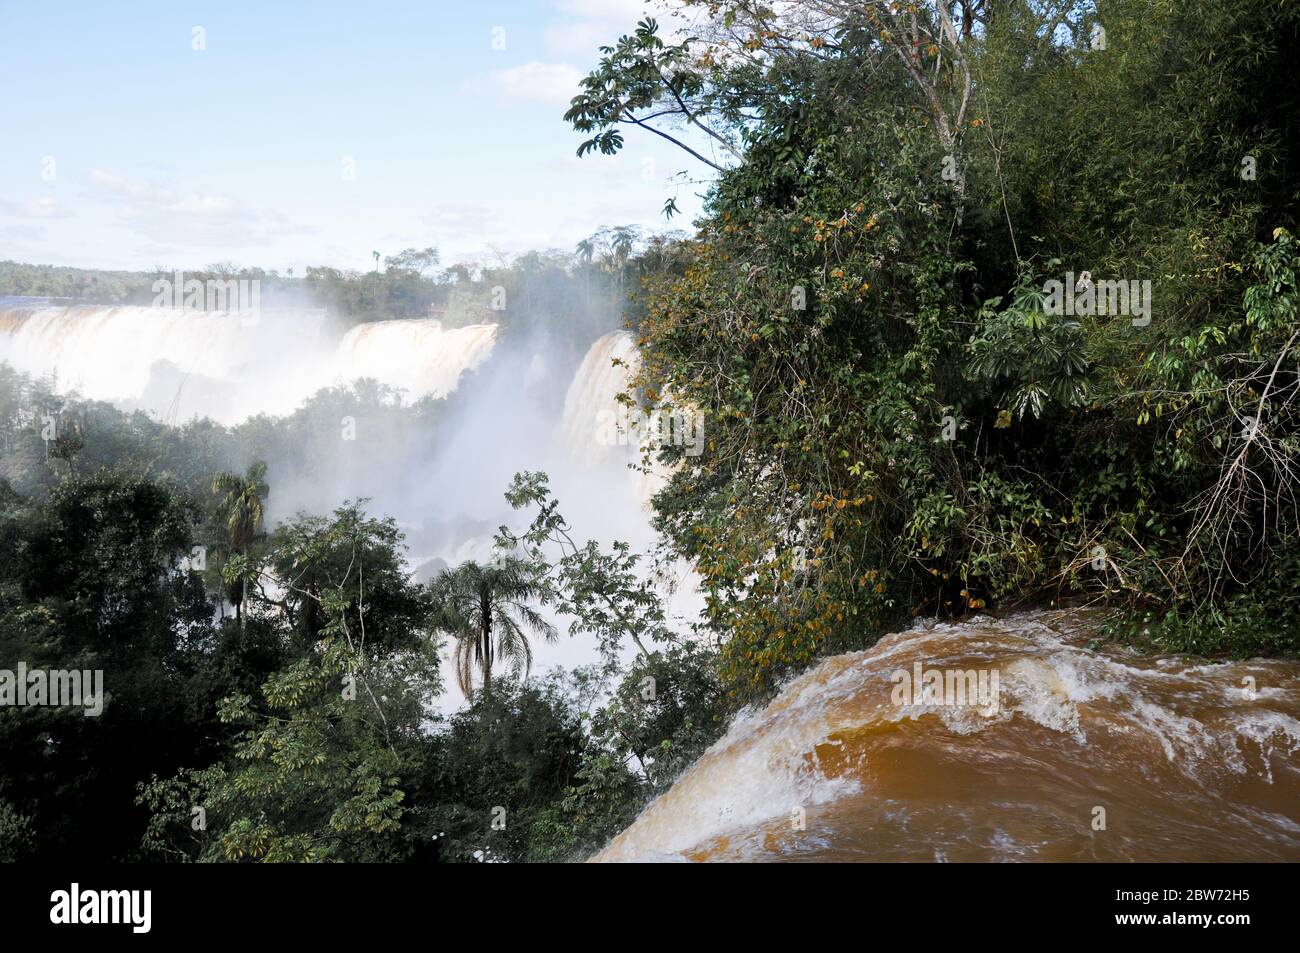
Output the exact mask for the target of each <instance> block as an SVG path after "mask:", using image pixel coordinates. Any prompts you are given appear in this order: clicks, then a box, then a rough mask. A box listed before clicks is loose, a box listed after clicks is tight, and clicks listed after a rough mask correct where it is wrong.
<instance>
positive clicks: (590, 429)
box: [560, 331, 638, 464]
mask: <svg viewBox="0 0 1300 953" xmlns="http://www.w3.org/2000/svg"><path fill="white" fill-rule="evenodd" d="M637 362H638V356H637V351H636V343H635V342H634V341H633V340H632V335H630V334H628V333H627V332H626V331H611V332H610V333H609V334H606V335H605V336H604V337H602V338H600V339H599V340H597V341H596V343H595V344H593V345H592V346H591V347H590V348H589V349H588V351H587V356H586V357H585V358H583V361H582V365H581V366H580V367H579V368H578V372H577V373H576V374H574V376H573V383H572V384H570V385H569V391H568V393H567V394H566V395H565V398H564V417H563V419H562V420H561V422H560V440H561V442H562V443H563V444H564V445H565V446H566V447H568V449H569V452H570V453H571V454H573V457H574V459H576V460H579V461H581V462H583V463H587V464H597V463H619V464H622V463H626V462H628V461H630V460H631V459H632V456H633V453H634V451H635V449H636V443H635V441H636V437H635V435H630V436H631V439H632V443H631V444H630V445H629V444H627V443H623V444H619V443H618V442H617V441H616V440H615V439H611V438H613V437H615V436H616V435H615V434H614V433H612V432H611V428H609V427H608V426H603V424H604V423H605V421H606V420H607V419H608V417H609V416H610V415H613V414H616V413H617V412H618V410H619V408H620V406H621V405H620V403H619V401H618V396H619V394H623V393H627V392H628V391H629V390H630V389H631V381H632V375H633V374H634V373H635V372H636V369H637ZM629 396H631V395H630V394H629ZM624 436H629V435H624Z"/></svg>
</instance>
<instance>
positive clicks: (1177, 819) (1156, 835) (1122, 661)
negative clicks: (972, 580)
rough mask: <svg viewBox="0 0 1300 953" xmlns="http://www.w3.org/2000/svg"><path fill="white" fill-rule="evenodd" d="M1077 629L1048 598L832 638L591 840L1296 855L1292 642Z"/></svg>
mask: <svg viewBox="0 0 1300 953" xmlns="http://www.w3.org/2000/svg"><path fill="white" fill-rule="evenodd" d="M1090 634H1091V629H1090V626H1089V624H1088V622H1087V619H1086V618H1085V617H1082V616H1079V615H1077V614H1074V613H1071V612H1066V611H1046V612H1038V613H1026V614H1020V615H1016V616H1011V617H1008V618H1006V619H1003V620H995V619H990V618H982V619H978V620H975V621H972V622H968V623H963V624H933V623H930V624H926V623H920V624H918V625H916V626H915V627H913V628H912V629H911V630H908V631H905V632H899V633H896V634H894V635H890V636H887V637H886V638H884V639H882V640H881V641H880V642H879V643H878V644H877V645H875V646H874V647H873V648H871V649H869V650H868V651H865V652H856V653H851V654H847V655H840V656H837V657H834V658H830V659H827V660H826V661H824V662H822V663H821V664H820V665H819V666H817V667H816V668H815V669H813V670H812V671H809V672H807V673H806V674H804V675H802V676H801V677H799V678H797V679H795V680H794V681H792V682H791V683H790V684H789V685H788V686H787V687H786V688H785V690H784V691H783V692H782V693H781V694H780V696H779V697H778V698H777V699H776V700H774V701H773V702H772V703H771V704H770V705H768V706H767V707H766V708H764V709H762V710H758V711H753V712H750V713H748V714H746V715H743V716H741V717H739V718H738V719H737V720H736V721H735V722H734V723H733V725H732V726H731V728H730V730H729V731H728V732H727V734H726V735H725V737H723V738H722V739H721V740H720V741H718V742H717V743H716V744H715V745H714V746H713V747H712V748H710V749H709V750H708V751H707V752H706V753H705V754H704V755H703V756H702V757H701V758H700V759H699V761H698V762H697V763H696V764H695V765H694V766H693V767H691V768H690V769H689V770H688V771H687V772H686V773H685V774H684V775H683V776H682V777H681V778H680V779H679V780H678V781H677V783H676V784H675V785H674V786H673V787H672V788H671V789H670V790H669V791H667V792H666V793H665V794H664V795H663V796H661V797H660V798H659V799H658V800H656V801H654V802H653V803H652V804H651V805H650V806H649V807H647V808H646V810H645V811H644V812H643V813H642V814H641V816H640V817H639V818H638V819H637V820H636V821H635V822H634V823H633V824H632V825H631V826H630V827H629V828H628V829H627V830H625V831H624V832H623V833H622V834H620V835H619V836H618V837H616V838H615V839H614V841H613V842H612V843H611V844H610V845H609V846H608V847H607V848H606V849H605V850H604V851H603V852H602V853H601V854H600V855H598V857H597V858H596V859H599V860H633V859H640V860H647V859H685V860H780V859H789V860H877V861H878V860H930V861H933V860H939V861H977V860H1070V861H1083V860H1102V861H1156V860H1160V861H1187V860H1198V861H1224V860H1292V861H1294V860H1300V687H1298V686H1300V681H1298V680H1297V676H1300V664H1297V663H1296V662H1293V661H1279V660H1270V661H1248V662H1232V663H1220V664H1209V663H1205V662H1202V661H1198V660H1192V659H1184V658H1179V657H1159V658H1148V657H1142V656H1136V655H1130V654H1128V653H1127V652H1124V651H1121V650H1118V649H1113V648H1104V649H1102V650H1100V651H1094V650H1092V649H1090V648H1087V647H1085V643H1087V642H1088V641H1089V637H1090ZM918 666H919V670H920V671H924V672H930V671H939V672H942V673H947V672H967V673H969V672H983V673H986V675H989V676H991V673H992V672H996V673H997V675H998V681H997V682H993V684H994V685H996V686H997V688H998V691H997V692H996V694H995V697H996V704H993V705H989V706H985V705H983V704H980V705H975V704H965V705H960V704H953V699H952V698H951V697H947V696H945V695H943V694H938V693H936V694H934V695H930V696H920V695H919V688H920V686H917V688H916V690H914V691H913V693H912V694H911V695H910V696H909V695H900V694H898V689H899V687H900V686H901V685H902V684H903V683H904V680H903V677H902V676H901V675H900V674H899V673H906V674H907V677H908V678H909V679H911V678H912V677H913V676H914V675H915V674H916V673H917V672H918ZM923 677H925V676H923ZM966 700H967V702H970V701H971V699H969V698H967V699H966ZM983 700H984V699H980V701H981V702H982V701H983Z"/></svg>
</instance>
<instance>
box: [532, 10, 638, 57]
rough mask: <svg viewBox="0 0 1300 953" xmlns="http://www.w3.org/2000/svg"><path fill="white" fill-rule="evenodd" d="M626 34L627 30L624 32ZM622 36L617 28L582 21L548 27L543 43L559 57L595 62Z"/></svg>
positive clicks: (590, 21)
mask: <svg viewBox="0 0 1300 953" xmlns="http://www.w3.org/2000/svg"><path fill="white" fill-rule="evenodd" d="M626 32H628V31H627V30H626V29H624V30H623V31H622V33H626ZM620 35H621V33H620V31H619V28H617V27H613V26H609V25H606V24H605V23H600V22H597V21H594V20H580V21H577V22H574V23H560V24H557V25H555V26H548V27H547V28H546V29H545V30H543V31H542V41H543V42H544V43H545V44H546V48H547V49H548V50H550V51H551V52H552V53H554V54H555V55H557V56H573V57H580V58H583V59H584V60H592V61H593V62H594V61H595V59H596V57H597V55H598V51H599V50H600V48H601V47H602V46H613V45H614V42H615V41H616V40H617V39H618V38H619V36H620Z"/></svg>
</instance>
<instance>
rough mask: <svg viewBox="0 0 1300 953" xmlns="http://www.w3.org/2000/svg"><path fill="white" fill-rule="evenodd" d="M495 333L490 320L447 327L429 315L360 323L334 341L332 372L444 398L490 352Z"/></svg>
mask: <svg viewBox="0 0 1300 953" xmlns="http://www.w3.org/2000/svg"><path fill="white" fill-rule="evenodd" d="M496 334H497V326H496V325H495V324H473V325H470V326H469V327H463V328H455V329H453V330H450V331H444V330H443V329H442V324H441V322H439V321H432V320H419V321H416V320H411V321H375V322H373V323H370V324H360V325H357V326H356V327H355V328H353V329H352V330H350V331H349V332H348V333H347V334H346V335H345V336H344V337H343V340H342V342H340V344H339V350H338V361H339V362H338V367H337V373H338V374H340V375H341V376H343V377H344V378H357V377H373V378H376V379H378V380H382V381H383V382H384V383H385V384H388V385H390V386H392V387H400V388H402V389H403V390H405V391H407V392H408V393H409V394H411V395H413V396H416V397H426V396H427V397H445V396H446V395H447V394H449V393H450V392H451V391H453V390H455V389H456V384H457V382H458V381H459V380H460V375H461V374H463V373H464V372H465V371H469V370H473V369H474V368H476V367H478V365H479V364H480V363H482V361H483V359H484V358H486V357H487V356H488V354H490V353H491V351H492V345H493V344H494V343H496Z"/></svg>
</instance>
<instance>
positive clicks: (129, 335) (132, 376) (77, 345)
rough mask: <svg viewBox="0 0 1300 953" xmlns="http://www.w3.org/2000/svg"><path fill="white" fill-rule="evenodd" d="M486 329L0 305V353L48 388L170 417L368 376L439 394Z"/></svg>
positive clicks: (475, 360) (479, 352)
mask: <svg viewBox="0 0 1300 953" xmlns="http://www.w3.org/2000/svg"><path fill="white" fill-rule="evenodd" d="M496 331H497V326H496V325H494V324H481V325H470V326H468V327H463V328H453V329H447V330H444V329H443V328H442V325H441V324H440V323H439V322H437V321H431V320H417V319H412V320H406V321H377V322H372V323H369V324H361V325H358V326H356V327H354V328H352V329H350V330H349V331H347V332H346V333H345V334H343V335H342V337H341V338H340V337H338V336H337V334H336V333H331V332H330V331H329V330H328V329H327V327H326V322H325V320H324V313H323V312H320V311H311V310H306V309H303V310H297V311H287V312H282V313H274V312H268V313H266V314H261V315H256V316H253V315H241V314H239V313H226V312H220V311H216V312H214V311H187V310H180V309H171V308H154V307H139V306H119V307H100V306H88V305H73V306H67V305H50V304H48V303H32V304H27V305H17V304H15V303H14V302H13V301H12V299H10V300H9V301H7V302H5V304H4V305H0V360H6V361H9V362H10V363H12V364H13V365H14V366H15V367H17V368H18V369H19V370H22V371H25V372H27V373H30V374H37V375H45V374H54V375H56V376H57V383H58V386H59V389H60V390H62V391H69V390H76V391H77V392H79V393H80V394H81V395H82V396H83V397H88V398H90V399H93V400H105V401H110V402H113V403H115V404H117V405H118V406H120V407H123V408H125V409H135V408H140V409H143V410H147V411H150V412H152V413H154V414H156V415H158V416H159V417H160V418H162V419H164V420H166V421H169V422H172V423H181V422H184V421H186V420H188V419H190V418H191V417H194V416H208V417H211V418H213V419H214V420H217V421H219V422H221V423H226V424H232V423H238V422H239V421H241V420H244V419H246V418H247V417H249V416H252V415H254V414H257V413H269V414H287V413H290V412H292V411H293V410H294V409H295V408H296V407H298V406H299V405H300V404H301V403H302V402H303V401H304V400H305V399H306V398H307V397H309V396H310V395H312V394H314V393H315V392H316V391H318V390H320V389H321V388H322V387H325V386H328V385H330V384H337V383H344V382H348V381H351V380H353V379H355V378H358V377H371V378H375V379H376V380H379V381H381V382H383V383H385V384H387V385H389V386H390V387H396V388H400V389H402V390H403V391H405V395H406V397H407V398H408V399H411V400H414V399H418V398H420V397H425V396H430V397H443V396H446V394H448V393H449V392H450V391H452V390H454V389H455V387H456V385H457V383H458V382H459V380H460V377H461V375H462V374H463V373H464V372H466V371H468V370H472V369H473V368H475V367H477V366H478V365H479V364H480V363H482V362H483V360H484V359H485V358H486V357H487V356H488V355H489V354H490V353H491V351H492V348H493V345H494V344H495V341H496Z"/></svg>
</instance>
